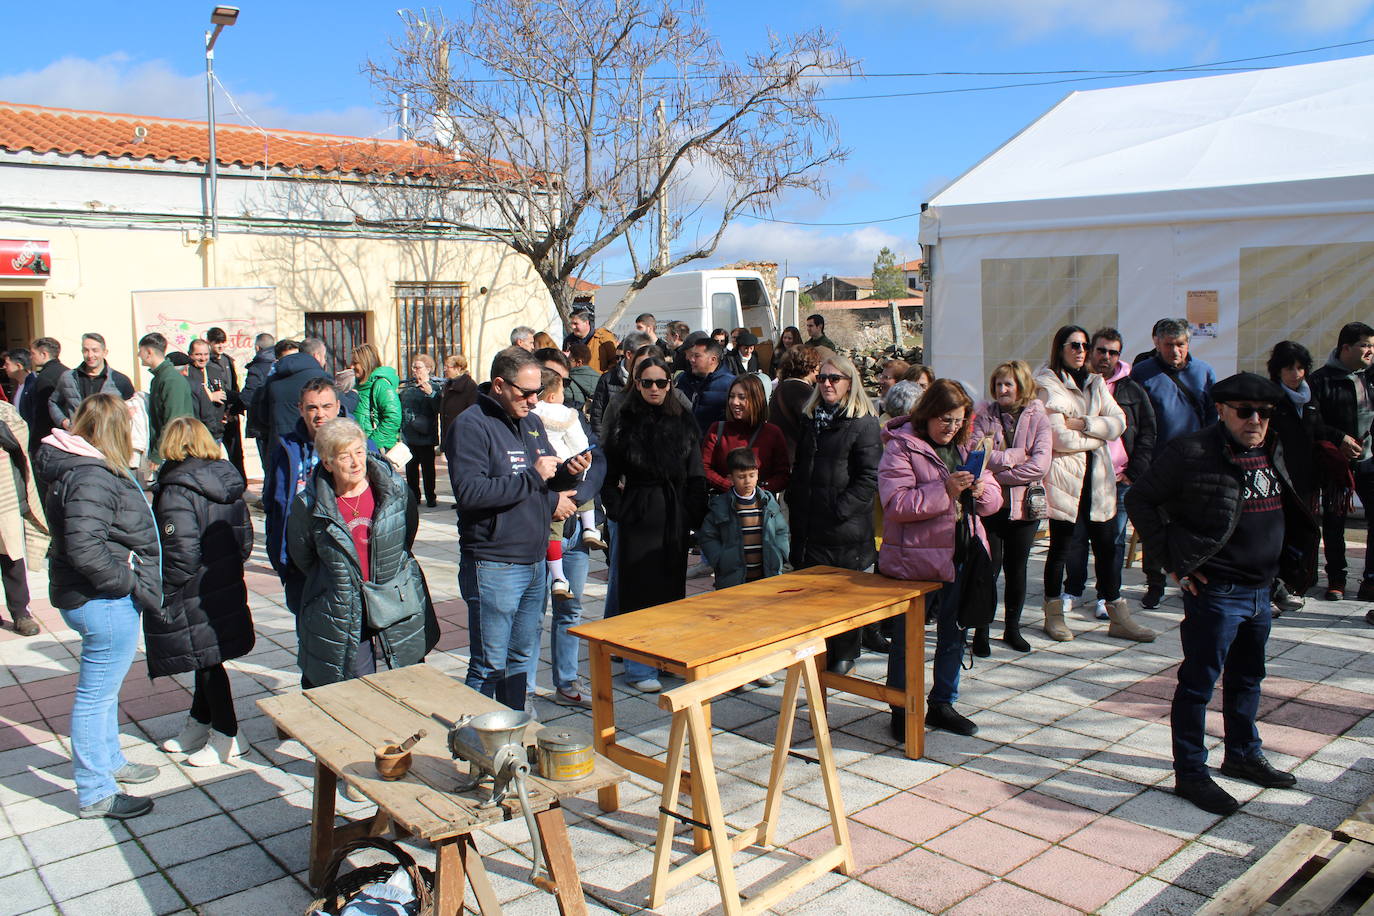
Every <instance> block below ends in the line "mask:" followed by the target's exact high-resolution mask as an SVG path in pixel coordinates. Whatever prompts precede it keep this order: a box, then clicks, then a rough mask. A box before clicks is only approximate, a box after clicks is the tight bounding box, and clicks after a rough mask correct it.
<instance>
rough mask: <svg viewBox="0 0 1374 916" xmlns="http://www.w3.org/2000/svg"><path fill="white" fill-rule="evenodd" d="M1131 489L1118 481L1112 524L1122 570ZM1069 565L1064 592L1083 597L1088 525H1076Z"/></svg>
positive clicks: (1086, 566) (1086, 574)
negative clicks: (1128, 498) (1127, 499)
mask: <svg viewBox="0 0 1374 916" xmlns="http://www.w3.org/2000/svg"><path fill="white" fill-rule="evenodd" d="M1130 489H1131V485H1130V484H1128V483H1122V482H1121V481H1119V480H1118V481H1117V483H1116V518H1114V519H1112V521H1111V524H1112V525H1113V526H1115V531H1116V540H1115V544H1116V556H1115V561H1116V568H1117V571H1118V572H1120V571H1121V570H1122V569H1124V568H1125V566H1126V522H1127V521H1128V519H1127V517H1126V493H1127V492H1128V491H1129V490H1130ZM1064 564H1065V566H1066V567H1067V568H1066V569H1065V572H1064V594H1066V595H1073V596H1074V597H1075V598H1082V597H1083V592H1084V590H1085V589H1086V587H1087V582H1088V526H1087V525H1084V524H1082V523H1079V524H1077V525H1074V528H1073V540H1072V541H1070V542H1069V555H1068V559H1066V560H1065V561H1064Z"/></svg>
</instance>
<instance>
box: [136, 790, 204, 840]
mask: <svg viewBox="0 0 1374 916" xmlns="http://www.w3.org/2000/svg"><path fill="white" fill-rule="evenodd" d="M219 813H220V807H219V805H217V804H215V803H214V801H213V800H212V799H211V798H210V796H208V795H206V794H205V793H204V792H203V791H202V790H200V789H198V788H191V789H182V790H180V791H177V792H172V793H170V794H167V795H159V796H157V797H156V799H155V800H154V805H153V810H152V812H150V813H148V814H145V815H143V816H142V817H136V818H133V819H132V820H128V821H125V822H124V824H125V826H127V827H128V828H129V832H130V833H132V834H134V835H135V836H146V835H148V834H150V833H157V832H158V831H161V830H166V829H167V828H169V827H178V826H180V825H182V824H189V823H191V822H192V821H199V820H203V819H205V818H208V817H213V816H215V815H217V814H219Z"/></svg>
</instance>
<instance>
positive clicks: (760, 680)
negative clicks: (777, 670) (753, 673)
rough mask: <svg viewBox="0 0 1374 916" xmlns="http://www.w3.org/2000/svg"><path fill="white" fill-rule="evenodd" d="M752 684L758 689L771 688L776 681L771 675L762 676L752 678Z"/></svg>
mask: <svg viewBox="0 0 1374 916" xmlns="http://www.w3.org/2000/svg"><path fill="white" fill-rule="evenodd" d="M754 683H755V684H756V685H757V686H759V687H772V686H774V685H776V684H777V683H778V679H777V678H775V677H774V676H773V675H771V674H763V675H760V676H758V677H756V678H754Z"/></svg>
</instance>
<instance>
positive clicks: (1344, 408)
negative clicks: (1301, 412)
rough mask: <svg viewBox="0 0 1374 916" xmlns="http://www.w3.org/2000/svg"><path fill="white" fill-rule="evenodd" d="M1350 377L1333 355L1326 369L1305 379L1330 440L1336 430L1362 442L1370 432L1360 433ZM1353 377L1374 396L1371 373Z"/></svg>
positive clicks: (1372, 373)
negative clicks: (1360, 380)
mask: <svg viewBox="0 0 1374 916" xmlns="http://www.w3.org/2000/svg"><path fill="white" fill-rule="evenodd" d="M1350 375H1351V373H1350V371H1349V370H1348V369H1346V368H1345V367H1344V366H1342V365H1341V364H1340V363H1339V362H1338V361H1337V359H1336V354H1335V353H1334V352H1333V353H1332V354H1331V357H1330V358H1329V359H1328V360H1327V361H1326V365H1324V366H1322V367H1321V368H1320V369H1318V370H1317V371H1315V372H1313V373H1312V374H1311V375H1309V376H1308V377H1307V384H1308V386H1309V387H1311V389H1312V396H1313V398H1314V399H1315V400H1316V402H1317V407H1318V409H1319V410H1320V411H1321V418H1322V422H1323V423H1325V424H1326V425H1327V426H1329V427H1333V430H1332V432H1331V438H1333V439H1335V438H1338V437H1336V436H1335V433H1334V430H1339V431H1340V432H1341V433H1342V434H1343V435H1346V436H1350V437H1351V438H1352V439H1358V440H1359V441H1361V442H1364V441H1365V440H1366V439H1368V438H1369V436H1370V432H1371V431H1370V430H1368V429H1360V419H1359V418H1360V411H1359V405H1358V403H1357V399H1356V395H1355V382H1354V381H1353V380H1352V379H1351V377H1350ZM1355 376H1356V377H1357V378H1362V379H1363V380H1364V384H1365V388H1366V389H1367V390H1368V391H1370V393H1371V396H1374V369H1366V370H1365V371H1364V372H1357V373H1355Z"/></svg>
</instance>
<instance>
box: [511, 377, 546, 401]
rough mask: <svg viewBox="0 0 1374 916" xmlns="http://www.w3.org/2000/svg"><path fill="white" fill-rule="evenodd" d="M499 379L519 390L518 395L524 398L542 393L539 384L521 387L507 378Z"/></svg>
mask: <svg viewBox="0 0 1374 916" xmlns="http://www.w3.org/2000/svg"><path fill="white" fill-rule="evenodd" d="M501 381H503V382H505V383H506V384H507V385H509V386H511V387H512V388H514V389H515V390H516V391H518V392H520V397H522V398H524V399H526V400H528V399H530V398H537V397H539V396H540V395H541V394H543V393H544V386H543V385H540V386H539V387H538V388H521V387H520V386H519V385H517V384H515V382H512V381H511V380H510V379H508V378H503V379H501Z"/></svg>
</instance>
